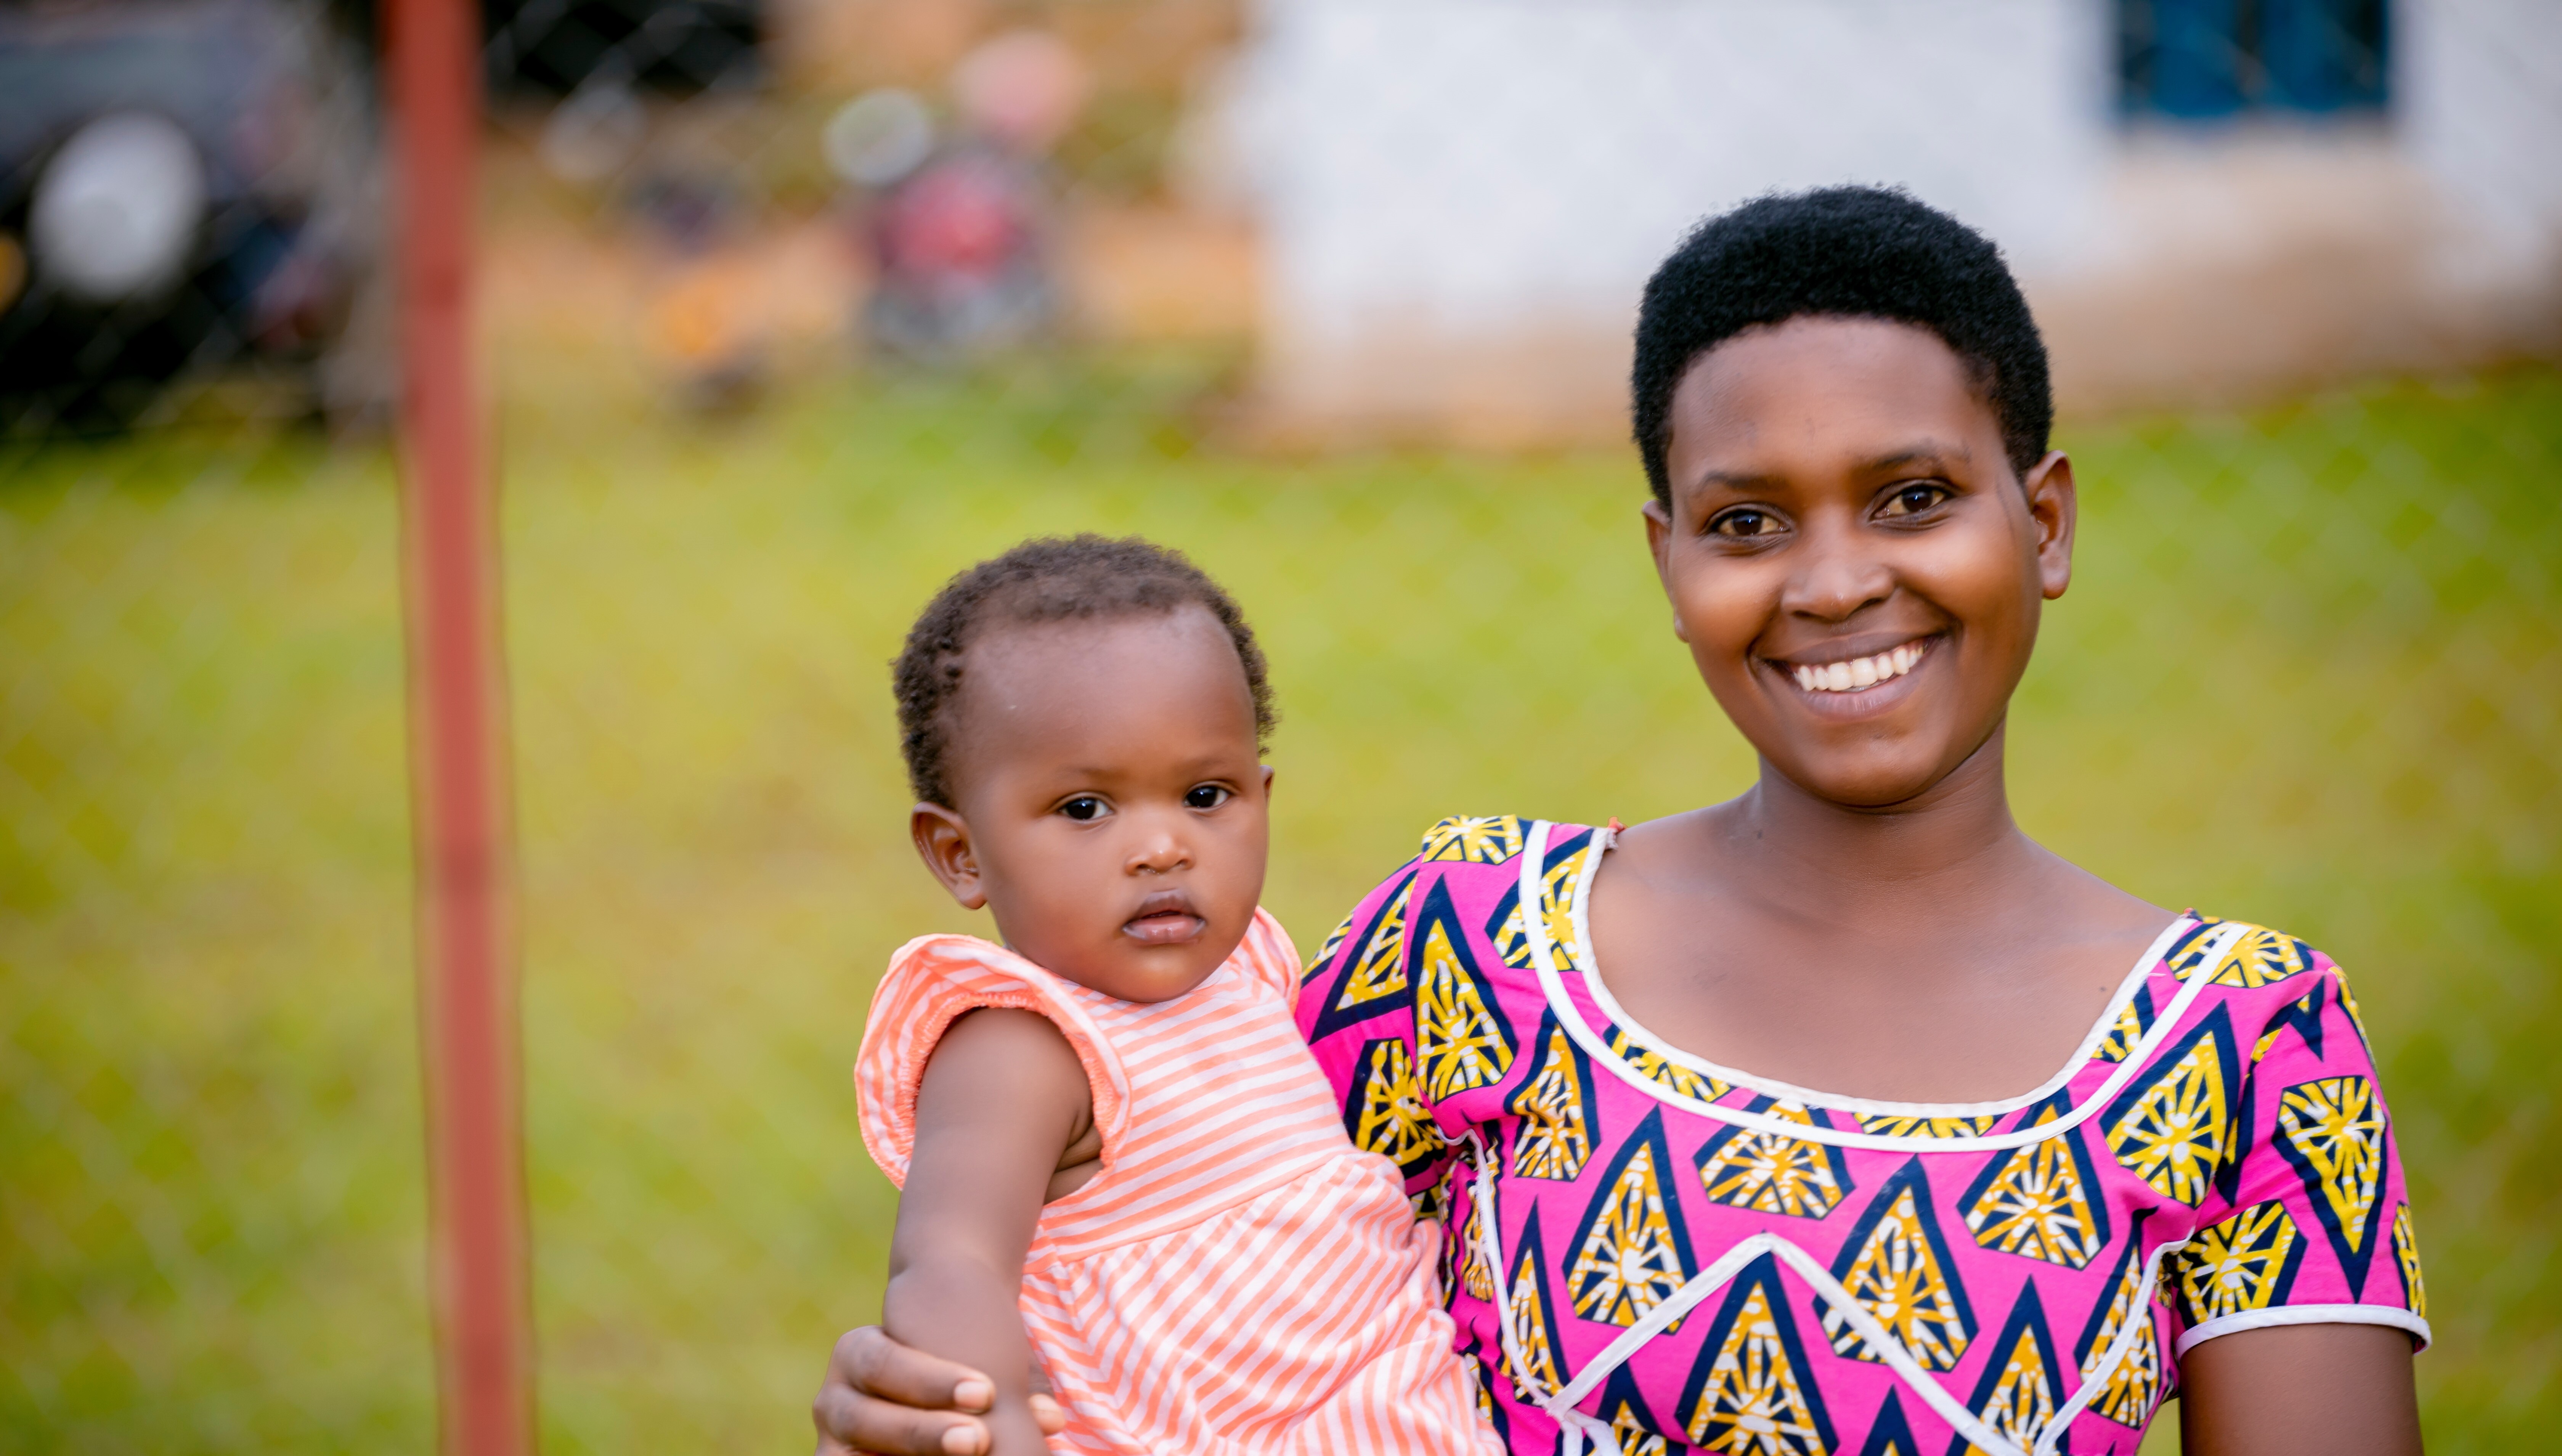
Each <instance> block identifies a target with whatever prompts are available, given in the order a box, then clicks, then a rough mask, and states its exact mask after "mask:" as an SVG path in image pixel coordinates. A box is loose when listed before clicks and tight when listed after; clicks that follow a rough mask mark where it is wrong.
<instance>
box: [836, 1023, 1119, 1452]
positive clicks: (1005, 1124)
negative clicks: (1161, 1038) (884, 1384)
mask: <svg viewBox="0 0 2562 1456" xmlns="http://www.w3.org/2000/svg"><path fill="white" fill-rule="evenodd" d="M1092 1097H1093V1094H1092V1092H1091V1091H1090V1090H1089V1088H1088V1087H1087V1085H1086V1080H1085V1069H1084V1067H1083V1066H1082V1065H1081V1064H1079V1062H1078V1061H1077V1058H1076V1053H1075V1051H1074V1050H1073V1049H1071V1048H1070V1047H1069V1046H1068V1044H1067V1038H1065V1037H1064V1036H1061V1035H1060V1034H1059V1032H1058V1028H1057V1027H1055V1026H1053V1025H1051V1024H1050V1023H1049V1021H1048V1019H1047V1018H1045V1017H1043V1016H1040V1015H1038V1014H1036V1013H1034V1012H1031V1011H1018V1010H1005V1009H995V1008H991V1009H987V1010H980V1011H973V1012H971V1013H970V1014H968V1015H966V1016H963V1017H962V1018H961V1019H959V1020H957V1021H955V1022H953V1023H952V1026H951V1028H950V1029H949V1030H947V1031H946V1032H944V1034H943V1038H942V1040H941V1041H940V1042H939V1043H938V1044H937V1045H936V1047H935V1049H934V1056H933V1059H932V1060H931V1061H929V1062H928V1063H927V1064H926V1068H925V1077H924V1081H923V1082H922V1084H921V1085H920V1086H919V1087H918V1089H917V1094H916V1149H915V1153H914V1156H913V1159H912V1161H911V1162H910V1164H909V1167H908V1174H907V1185H906V1187H905V1188H904V1189H903V1190H902V1192H901V1195H900V1197H899V1202H898V1227H897V1231H896V1233H895V1234H894V1235H893V1236H892V1238H891V1242H890V1276H889V1289H888V1292H887V1294H886V1295H885V1296H884V1297H883V1299H882V1301H881V1323H882V1325H883V1326H885V1327H886V1329H887V1332H888V1334H889V1336H890V1338H891V1339H893V1340H896V1341H898V1342H900V1343H902V1344H905V1345H909V1346H913V1347H915V1348H916V1349H917V1350H919V1351H922V1352H924V1353H926V1354H929V1355H935V1356H941V1357H943V1358H945V1359H946V1360H951V1361H957V1362H960V1363H962V1364H964V1365H969V1366H971V1367H973V1368H974V1369H978V1370H984V1371H986V1372H987V1374H988V1378H989V1380H990V1383H991V1384H992V1385H993V1387H994V1388H993V1390H992V1392H991V1394H992V1400H991V1403H990V1405H989V1407H988V1411H987V1416H986V1421H987V1430H988V1435H989V1437H990V1440H991V1444H990V1445H989V1446H988V1447H986V1448H984V1449H986V1450H988V1451H989V1452H991V1453H992V1456H1033V1453H1036V1452H1039V1451H1042V1450H1044V1449H1046V1447H1045V1445H1044V1443H1043V1441H1042V1439H1041V1436H1042V1432H1041V1428H1040V1425H1039V1424H1038V1422H1036V1421H1035V1420H1034V1418H1033V1415H1032V1410H1031V1404H1030V1398H1031V1393H1032V1380H1031V1375H1032V1356H1031V1344H1030V1342H1029V1341H1028V1340H1027V1339H1025V1338H1024V1335H1023V1322H1022V1314H1021V1311H1020V1307H1019V1305H1018V1300H1019V1298H1020V1296H1021V1293H1022V1280H1023V1256H1024V1252H1025V1250H1027V1249H1028V1248H1029V1247H1030V1246H1031V1239H1032V1229H1033V1226H1034V1224H1036V1223H1037V1222H1038V1221H1039V1219H1040V1210H1041V1201H1042V1198H1043V1196H1044V1194H1045V1192H1046V1190H1047V1188H1048V1186H1049V1182H1050V1176H1051V1175H1052V1174H1053V1173H1054V1172H1056V1171H1057V1168H1058V1164H1059V1158H1060V1155H1061V1154H1062V1153H1063V1152H1064V1151H1065V1150H1066V1149H1067V1148H1068V1146H1069V1145H1070V1144H1071V1143H1072V1142H1074V1141H1075V1140H1076V1139H1077V1138H1078V1137H1079V1136H1080V1135H1081V1134H1082V1133H1083V1132H1084V1129H1085V1125H1086V1124H1087V1123H1088V1122H1090V1121H1091V1117H1092Z"/></svg>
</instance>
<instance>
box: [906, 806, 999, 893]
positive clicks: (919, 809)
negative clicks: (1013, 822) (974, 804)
mask: <svg viewBox="0 0 2562 1456" xmlns="http://www.w3.org/2000/svg"><path fill="white" fill-rule="evenodd" d="M907 833H908V837H909V838H911V839H914V840H915V841H916V857H917V858H919V859H922V860H924V861H925V867H926V868H927V869H929V870H932V871H933V872H934V877H935V878H936V879H938V880H941V881H942V882H943V888H944V889H946V890H949V891H950V892H951V894H952V898H953V899H955V900H958V901H960V902H961V908H962V909H964V910H976V909H979V908H981V907H982V906H984V905H986V904H987V903H988V888H987V885H986V884H985V883H984V882H983V881H982V880H981V878H980V874H979V856H978V855H976V854H974V853H972V852H971V850H970V825H969V824H968V823H967V822H966V821H964V820H963V819H962V818H961V816H959V815H957V814H954V813H953V812H952V811H951V810H948V809H945V808H944V807H943V806H942V805H939V804H920V805H918V806H916V807H915V808H914V809H911V810H909V811H908V812H907Z"/></svg>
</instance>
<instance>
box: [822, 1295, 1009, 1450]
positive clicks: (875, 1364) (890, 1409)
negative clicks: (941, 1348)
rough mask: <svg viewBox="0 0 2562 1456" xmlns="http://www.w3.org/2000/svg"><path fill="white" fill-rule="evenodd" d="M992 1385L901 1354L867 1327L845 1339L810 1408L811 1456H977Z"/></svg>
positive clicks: (942, 1363) (963, 1370)
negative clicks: (814, 1433) (814, 1434)
mask: <svg viewBox="0 0 2562 1456" xmlns="http://www.w3.org/2000/svg"><path fill="white" fill-rule="evenodd" d="M995 1395H996V1385H995V1383H994V1382H993V1381H991V1380H989V1378H988V1377H987V1376H986V1375H983V1374H981V1373H979V1372H978V1371H977V1370H974V1369H971V1368H970V1367H969V1366H967V1365H955V1364H953V1363H952V1362H950V1361H947V1360H940V1359H937V1358H936V1357H934V1356H930V1355H926V1354H923V1353H921V1352H919V1351H914V1350H910V1349H908V1348H907V1347H906V1346H904V1345H901V1344H899V1343H898V1342H896V1341H894V1340H892V1339H890V1338H889V1337H888V1336H887V1335H885V1334H883V1333H882V1332H881V1331H879V1330H878V1329H875V1328H871V1327H865V1328H863V1329H860V1330H854V1331H850V1332H848V1333H847V1334H846V1335H845V1336H844V1337H843V1338H841V1339H839V1340H838V1341H837V1342H836V1348H835V1350H834V1351H833V1352H832V1353H831V1354H830V1355H829V1357H828V1360H827V1375H826V1379H825V1380H824V1382H823V1383H822V1384H821V1385H820V1387H819V1397H818V1399H817V1400H815V1401H813V1402H812V1403H811V1406H810V1419H811V1422H812V1423H813V1424H814V1425H816V1426H817V1427H818V1429H819V1456H853V1453H857V1452H868V1453H877V1456H978V1453H980V1452H983V1451H985V1450H987V1449H988V1428H987V1427H986V1426H985V1425H984V1424H982V1423H981V1422H980V1421H978V1420H977V1419H975V1418H974V1417H972V1416H970V1415H966V1414H960V1413H957V1412H960V1411H970V1410H985V1409H987V1408H988V1405H989V1403H990V1402H991V1401H992V1400H993V1399H994V1398H995Z"/></svg>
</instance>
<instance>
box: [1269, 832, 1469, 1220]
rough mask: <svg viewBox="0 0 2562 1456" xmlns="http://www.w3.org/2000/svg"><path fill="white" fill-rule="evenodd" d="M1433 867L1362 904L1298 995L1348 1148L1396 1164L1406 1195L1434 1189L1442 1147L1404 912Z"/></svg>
mask: <svg viewBox="0 0 2562 1456" xmlns="http://www.w3.org/2000/svg"><path fill="white" fill-rule="evenodd" d="M1433 868H1434V866H1432V865H1429V864H1427V863H1425V862H1424V861H1423V860H1422V859H1420V858H1418V859H1414V860H1410V861H1408V862H1407V863H1406V864H1405V865H1404V866H1403V867H1402V868H1400V869H1398V870H1397V871H1396V873H1394V874H1392V875H1389V876H1388V877H1387V878H1386V879H1385V880H1382V881H1381V882H1380V883H1379V885H1378V887H1377V888H1375V889H1373V890H1372V891H1371V892H1370V893H1369V894H1368V895H1366V896H1364V897H1363V899H1362V902H1361V904H1360V905H1359V906H1357V907H1355V909H1354V910H1353V913H1352V914H1351V915H1350V916H1348V917H1347V918H1346V919H1345V921H1344V923H1343V924H1342V925H1340V926H1338V927H1336V929H1335V932H1334V934H1332V935H1330V936H1328V937H1326V944H1325V947H1324V949H1322V950H1320V951H1318V952H1317V959H1316V960H1315V961H1314V962H1313V963H1311V964H1310V966H1309V967H1308V972H1307V975H1306V976H1305V977H1303V978H1302V979H1301V982H1300V987H1299V1002H1298V1015H1299V1031H1300V1034H1302V1035H1304V1036H1306V1037H1307V1038H1308V1048H1309V1050H1310V1051H1312V1052H1314V1053H1315V1054H1316V1058H1317V1065H1318V1067H1319V1068H1320V1069H1322V1070H1323V1071H1324V1072H1325V1074H1326V1080H1327V1082H1328V1083H1330V1084H1331V1085H1332V1086H1333V1087H1334V1091H1335V1102H1336V1105H1337V1106H1339V1107H1341V1108H1342V1109H1343V1114H1344V1130H1345V1131H1346V1132H1348V1133H1350V1134H1351V1135H1352V1140H1353V1146H1354V1147H1356V1148H1359V1149H1361V1150H1362V1151H1363V1152H1365V1153H1376V1154H1378V1155H1380V1156H1381V1157H1384V1158H1386V1159H1387V1160H1388V1161H1389V1162H1391V1163H1394V1164H1395V1165H1396V1166H1397V1168H1398V1171H1399V1172H1401V1173H1402V1174H1403V1175H1404V1178H1405V1188H1406V1191H1407V1192H1408V1193H1409V1194H1418V1195H1419V1194H1421V1193H1423V1192H1425V1191H1427V1190H1428V1189H1430V1188H1431V1187H1432V1185H1433V1184H1434V1183H1437V1182H1438V1181H1439V1180H1440V1177H1441V1172H1442V1167H1443V1165H1445V1164H1446V1163H1448V1161H1449V1158H1450V1147H1449V1142H1448V1140H1447V1139H1446V1138H1445V1137H1444V1136H1443V1135H1442V1132H1441V1128H1440V1126H1439V1124H1438V1123H1436V1122H1435V1121H1434V1120H1433V1117H1432V1113H1431V1110H1430V1109H1429V1108H1428V1107H1426V1106H1425V1105H1424V1102H1423V1095H1422V1087H1421V1085H1420V1083H1419V1082H1418V1081H1417V1080H1416V1077H1415V1047H1414V1040H1415V1036H1414V992H1413V985H1414V977H1413V967H1412V961H1413V949H1412V947H1411V946H1410V945H1409V944H1408V941H1407V936H1406V924H1407V921H1408V918H1409V917H1408V914H1407V910H1408V907H1409V905H1410V904H1411V903H1412V901H1413V899H1414V896H1415V893H1416V882H1417V881H1418V880H1419V879H1421V878H1422V877H1423V876H1424V875H1426V874H1428V873H1430V872H1431V871H1432V870H1433Z"/></svg>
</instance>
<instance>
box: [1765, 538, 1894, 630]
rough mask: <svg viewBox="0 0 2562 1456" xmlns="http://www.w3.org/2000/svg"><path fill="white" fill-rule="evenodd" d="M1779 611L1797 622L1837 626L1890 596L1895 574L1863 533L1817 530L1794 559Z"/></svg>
mask: <svg viewBox="0 0 2562 1456" xmlns="http://www.w3.org/2000/svg"><path fill="white" fill-rule="evenodd" d="M1793 554H1794V555H1795V556H1796V558H1797V559H1796V561H1795V562H1794V563H1792V565H1793V566H1794V567H1795V570H1794V571H1792V572H1790V573H1789V576H1788V582H1787V585H1786V586H1785V587H1784V588H1783V589H1782V592H1781V596H1780V600H1779V605H1780V606H1781V607H1782V608H1784V609H1785V610H1787V611H1789V612H1791V613H1794V614H1796V615H1798V616H1801V617H1811V618H1814V619H1816V620H1817V621H1821V622H1841V621H1844V620H1846V619H1848V618H1849V617H1850V616H1852V615H1853V614H1854V613H1856V612H1858V611H1859V610H1860V609H1861V608H1863V607H1867V606H1870V605H1872V604H1874V603H1878V602H1882V601H1885V600H1886V598H1887V597H1888V596H1889V595H1891V594H1892V593H1893V592H1894V591H1895V572H1894V570H1893V568H1891V567H1890V566H1889V565H1888V564H1887V561H1886V557H1885V553H1884V552H1882V551H1880V550H1879V549H1878V548H1877V544H1876V543H1875V542H1873V541H1870V540H1868V539H1867V538H1866V533H1864V532H1861V531H1857V530H1853V529H1849V528H1846V527H1841V526H1831V525H1822V526H1817V527H1815V528H1814V529H1811V530H1809V531H1808V532H1807V533H1806V535H1805V537H1804V538H1803V539H1802V541H1801V543H1800V545H1799V547H1798V549H1797V551H1796V552H1794V553H1793Z"/></svg>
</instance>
